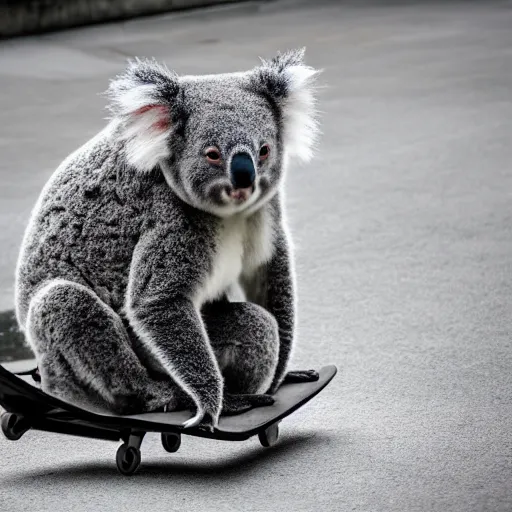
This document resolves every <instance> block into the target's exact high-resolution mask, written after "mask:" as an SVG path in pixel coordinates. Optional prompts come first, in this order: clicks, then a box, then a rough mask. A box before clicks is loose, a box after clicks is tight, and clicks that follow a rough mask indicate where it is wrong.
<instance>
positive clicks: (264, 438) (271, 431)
mask: <svg viewBox="0 0 512 512" xmlns="http://www.w3.org/2000/svg"><path fill="white" fill-rule="evenodd" d="M258 438H259V440H260V443H261V446H264V447H265V448H270V447H271V446H274V445H275V444H276V443H277V439H278V438H279V424H278V423H274V424H273V425H270V427H268V428H266V429H265V430H262V431H261V432H259V433H258Z"/></svg>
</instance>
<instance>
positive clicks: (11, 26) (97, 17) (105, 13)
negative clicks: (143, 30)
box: [0, 0, 240, 38]
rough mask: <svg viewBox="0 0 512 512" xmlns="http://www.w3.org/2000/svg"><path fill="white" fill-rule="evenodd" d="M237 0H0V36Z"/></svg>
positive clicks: (31, 32)
mask: <svg viewBox="0 0 512 512" xmlns="http://www.w3.org/2000/svg"><path fill="white" fill-rule="evenodd" d="M236 1H240V0H0V37H1V38H6V37H12V36H17V35H25V34H34V33H38V32H45V31H47V30H56V29H63V28H69V27H76V26H78V25H88V24H91V23H101V22H104V21H113V20H121V19H127V18H132V17H134V16H141V15H149V14H155V13H161V12H167V11H174V10H179V9H187V8H192V7H202V6H207V5H214V4H225V3H233V2H236Z"/></svg>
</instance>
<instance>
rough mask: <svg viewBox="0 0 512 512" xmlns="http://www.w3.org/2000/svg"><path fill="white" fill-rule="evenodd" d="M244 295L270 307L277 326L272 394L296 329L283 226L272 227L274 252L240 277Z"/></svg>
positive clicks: (289, 256) (288, 250) (280, 378)
mask: <svg viewBox="0 0 512 512" xmlns="http://www.w3.org/2000/svg"><path fill="white" fill-rule="evenodd" d="M242 284H243V287H244V290H245V292H246V296H247V299H248V300H249V301H251V302H254V303H256V304H259V305H260V306H262V307H264V308H265V309H266V310H267V311H269V312H270V313H271V314H272V315H273V316H274V317H275V319H276V320H277V325H278V328H279V355H278V362H277V368H276V371H275V374H274V378H273V379H272V383H271V385H270V388H269V390H268V393H271V394H274V393H275V392H276V391H277V389H278V388H279V386H280V384H281V383H282V381H283V379H284V377H285V374H286V368H287V366H288V362H289V360H290V356H291V352H292V347H293V341H294V331H295V307H296V304H295V301H296V299H295V280H294V273H293V261H292V254H291V248H290V241H289V238H288V235H287V233H286V231H285V229H284V228H283V227H282V226H281V225H279V226H276V227H275V228H274V252H273V255H272V257H271V259H270V261H268V262H267V263H266V264H265V265H262V266H261V267H260V268H259V269H258V270H257V271H256V273H255V274H254V275H253V276H251V277H250V278H249V279H244V280H243V283H242Z"/></svg>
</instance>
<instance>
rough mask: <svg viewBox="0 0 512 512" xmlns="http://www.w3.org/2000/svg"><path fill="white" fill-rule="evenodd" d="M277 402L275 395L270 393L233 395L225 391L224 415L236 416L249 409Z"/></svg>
mask: <svg viewBox="0 0 512 512" xmlns="http://www.w3.org/2000/svg"><path fill="white" fill-rule="evenodd" d="M274 402H275V400H274V397H272V396H270V395H256V394H241V395H233V394H231V393H224V400H223V402H222V415H223V416H234V415H235V414H241V413H243V412H246V411H249V410H250V409H253V408H254V407H265V406H267V405H272V404H273V403H274Z"/></svg>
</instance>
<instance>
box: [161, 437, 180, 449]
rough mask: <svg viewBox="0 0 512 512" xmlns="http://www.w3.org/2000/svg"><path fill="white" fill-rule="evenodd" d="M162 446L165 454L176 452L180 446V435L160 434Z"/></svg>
mask: <svg viewBox="0 0 512 512" xmlns="http://www.w3.org/2000/svg"><path fill="white" fill-rule="evenodd" d="M162 446H163V447H164V450H165V451H166V452H169V453H174V452H177V451H178V450H179V449H180V446H181V434H170V433H167V432H164V433H163V434H162Z"/></svg>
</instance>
